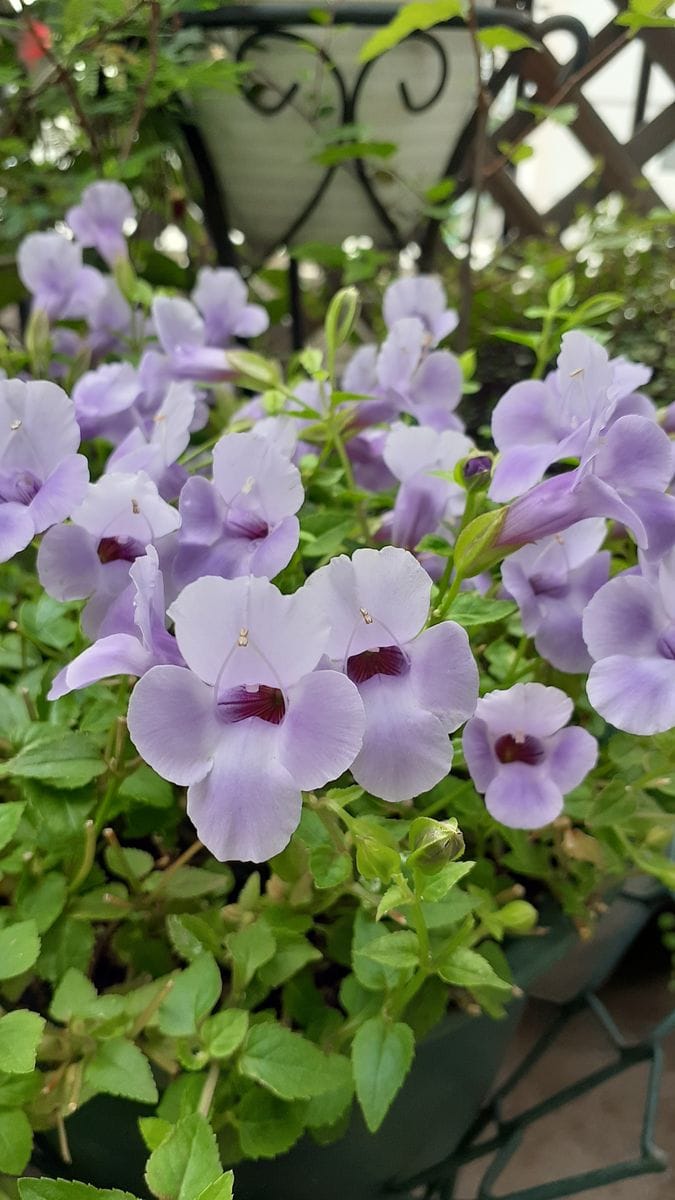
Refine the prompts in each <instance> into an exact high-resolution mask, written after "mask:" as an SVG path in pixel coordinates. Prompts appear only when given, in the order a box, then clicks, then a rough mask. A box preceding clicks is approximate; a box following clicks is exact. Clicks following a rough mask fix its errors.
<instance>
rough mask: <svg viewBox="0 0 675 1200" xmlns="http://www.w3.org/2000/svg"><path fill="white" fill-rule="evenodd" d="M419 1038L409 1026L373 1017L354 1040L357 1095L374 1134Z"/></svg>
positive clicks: (404, 1074) (404, 1073)
mask: <svg viewBox="0 0 675 1200" xmlns="http://www.w3.org/2000/svg"><path fill="white" fill-rule="evenodd" d="M414 1050H415V1038H414V1035H413V1031H412V1029H411V1028H410V1026H409V1025H405V1024H404V1023H403V1022H402V1021H398V1022H396V1023H395V1024H392V1023H391V1022H390V1021H386V1020H385V1018H384V1017H383V1016H377V1017H371V1018H370V1020H368V1021H366V1022H365V1024H363V1025H362V1026H361V1028H360V1029H358V1030H357V1032H356V1036H355V1038H354V1041H353V1043H352V1064H353V1067H354V1082H355V1084H356V1095H357V1098H358V1101H359V1104H360V1105H361V1110H362V1112H363V1115H364V1117H365V1121H366V1125H367V1126H368V1128H369V1130H370V1132H371V1133H375V1131H376V1130H377V1129H379V1127H380V1125H381V1124H382V1122H383V1120H384V1118H385V1116H386V1115H387V1111H388V1109H389V1106H390V1105H391V1102H392V1100H393V1099H394V1096H395V1095H396V1093H397V1092H398V1090H399V1088H400V1087H401V1084H402V1083H403V1080H404V1079H405V1077H406V1075H407V1074H408V1071H409V1070H410V1065H411V1063H412V1060H413V1054H414Z"/></svg>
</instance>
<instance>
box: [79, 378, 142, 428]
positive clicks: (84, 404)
mask: <svg viewBox="0 0 675 1200" xmlns="http://www.w3.org/2000/svg"><path fill="white" fill-rule="evenodd" d="M141 391H142V388H141V382H140V380H139V377H138V372H137V371H136V369H135V367H132V365H131V363H128V362H115V363H105V364H104V365H103V366H101V367H97V369H96V370H95V371H86V372H85V374H84V375H82V376H81V377H80V378H79V379H78V381H77V383H76V384H75V387H74V388H73V401H74V404H75V414H76V416H77V420H78V423H79V426H80V429H81V430H82V437H83V438H85V439H86V438H93V437H105V438H108V440H109V441H113V442H114V441H117V440H119V437H120V435H122V436H124V434H125V433H126V432H127V430H128V429H129V428H130V427H131V426H132V425H133V424H134V420H133V417H132V416H131V415H129V414H130V410H131V409H132V408H133V405H134V404H135V403H136V401H137V400H138V398H139V396H140V395H141ZM122 414H124V415H125V416H124V418H123V419H122V420H121V421H120V419H119V418H120V416H121V415H122Z"/></svg>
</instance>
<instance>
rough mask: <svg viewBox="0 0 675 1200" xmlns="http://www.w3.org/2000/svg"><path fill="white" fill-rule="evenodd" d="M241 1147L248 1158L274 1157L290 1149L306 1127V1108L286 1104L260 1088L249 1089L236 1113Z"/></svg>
mask: <svg viewBox="0 0 675 1200" xmlns="http://www.w3.org/2000/svg"><path fill="white" fill-rule="evenodd" d="M235 1117H236V1122H237V1131H238V1133H239V1141H240V1143H241V1148H242V1150H243V1151H244V1154H245V1155H246V1157H247V1158H275V1157H276V1155H277V1154H283V1153H284V1151H286V1150H290V1148H291V1146H292V1145H293V1143H294V1142H297V1140H298V1138H299V1137H300V1134H301V1133H302V1131H303V1128H304V1125H305V1105H304V1104H288V1103H285V1102H284V1101H283V1100H278V1099H277V1097H276V1096H273V1095H272V1094H271V1093H270V1092H265V1091H263V1090H262V1088H252V1089H251V1091H250V1092H247V1093H246V1095H245V1096H244V1098H243V1100H242V1101H241V1102H240V1104H239V1105H238V1107H237V1109H236V1110H235Z"/></svg>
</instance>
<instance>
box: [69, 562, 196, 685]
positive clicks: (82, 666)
mask: <svg viewBox="0 0 675 1200" xmlns="http://www.w3.org/2000/svg"><path fill="white" fill-rule="evenodd" d="M129 578H130V580H131V584H132V586H133V591H134V595H133V602H132V603H133V618H134V619H133V627H132V628H131V629H130V630H129V632H124V633H111V634H109V635H108V636H106V637H102V638H100V639H99V641H97V642H94V645H93V646H89V647H88V648H87V649H86V650H83V651H82V653H81V654H78V656H77V658H75V659H73V661H72V662H71V663H68V666H67V667H64V668H63V670H62V671H59V673H58V675H57V676H56V678H55V679H54V682H53V683H52V686H51V690H50V692H49V695H48V697H47V698H48V699H49V700H56V699H58V697H59V696H65V695H67V693H68V692H72V691H73V690H75V689H76V688H84V687H89V685H90V684H92V683H98V681H99V679H107V678H108V677H109V676H111V675H144V674H145V672H146V671H149V670H150V668H151V667H156V666H158V665H159V664H160V663H173V664H175V665H180V664H182V662H183V659H182V658H181V654H180V651H179V650H178V647H177V645H176V639H175V638H174V637H172V635H171V634H170V633H169V632H168V631H167V629H166V624H165V614H166V606H165V603H164V583H163V580H162V572H161V571H160V569H159V557H158V555H157V551H156V550H155V547H154V546H148V547H147V551H146V553H145V554H144V555H143V556H142V557H141V558H137V559H136V561H135V562H134V563H132V565H131V567H130V568H129Z"/></svg>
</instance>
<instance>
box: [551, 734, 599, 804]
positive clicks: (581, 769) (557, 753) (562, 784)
mask: <svg viewBox="0 0 675 1200" xmlns="http://www.w3.org/2000/svg"><path fill="white" fill-rule="evenodd" d="M546 749H547V756H546V770H547V771H548V773H549V775H550V776H551V779H552V780H553V782H554V783H555V784H556V785H557V786H558V787H559V788H560V791H561V792H562V793H563V795H564V796H565V795H567V793H568V792H571V791H573V789H574V788H575V787H578V786H579V784H580V783H581V782H582V780H583V779H585V778H586V776H587V775H588V772H589V771H592V770H593V767H594V766H595V764H596V762H597V761H598V743H597V741H596V740H595V738H594V737H593V735H592V734H590V733H589V732H588V730H587V729H581V728H580V726H579V725H571V726H570V727H569V728H568V729H561V730H560V732H559V733H554V734H553V737H552V738H551V739H550V741H549V743H548V745H547V747H546Z"/></svg>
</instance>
